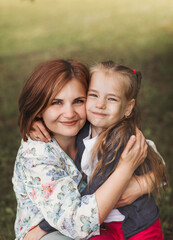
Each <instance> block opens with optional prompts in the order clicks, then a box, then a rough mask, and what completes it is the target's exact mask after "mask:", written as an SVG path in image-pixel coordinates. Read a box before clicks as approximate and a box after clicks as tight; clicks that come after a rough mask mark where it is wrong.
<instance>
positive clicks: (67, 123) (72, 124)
mask: <svg viewBox="0 0 173 240" xmlns="http://www.w3.org/2000/svg"><path fill="white" fill-rule="evenodd" d="M77 122H78V120H75V121H70V122H65V121H64V122H61V124H62V125H64V126H74V125H76V123H77Z"/></svg>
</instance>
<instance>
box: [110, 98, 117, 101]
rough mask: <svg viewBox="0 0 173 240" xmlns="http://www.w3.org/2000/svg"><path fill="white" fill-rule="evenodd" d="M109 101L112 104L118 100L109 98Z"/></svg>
mask: <svg viewBox="0 0 173 240" xmlns="http://www.w3.org/2000/svg"><path fill="white" fill-rule="evenodd" d="M108 100H109V101H111V102H116V101H117V99H116V98H108Z"/></svg>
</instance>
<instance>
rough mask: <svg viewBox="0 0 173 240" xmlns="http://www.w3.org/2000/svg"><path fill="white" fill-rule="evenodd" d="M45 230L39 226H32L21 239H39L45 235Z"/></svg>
mask: <svg viewBox="0 0 173 240" xmlns="http://www.w3.org/2000/svg"><path fill="white" fill-rule="evenodd" d="M46 234H47V232H45V231H43V230H42V229H41V228H40V227H39V226H37V227H35V228H33V229H32V230H30V231H29V232H27V234H26V235H25V237H24V238H23V240H39V239H41V238H42V237H43V236H45V235H46Z"/></svg>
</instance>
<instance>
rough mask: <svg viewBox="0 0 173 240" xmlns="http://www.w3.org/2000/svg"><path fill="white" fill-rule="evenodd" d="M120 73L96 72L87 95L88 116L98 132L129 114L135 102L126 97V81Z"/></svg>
mask: <svg viewBox="0 0 173 240" xmlns="http://www.w3.org/2000/svg"><path fill="white" fill-rule="evenodd" d="M120 78H121V77H120V75H118V74H117V75H115V74H105V73H104V72H101V71H98V72H95V73H94V74H93V75H92V77H91V81H90V86H89V91H88V96H87V104H86V109H87V118H88V120H89V121H90V123H91V124H92V125H93V128H94V130H95V131H96V132H97V134H98V133H100V131H102V129H105V128H108V127H109V126H111V125H112V124H116V123H117V122H118V121H119V120H120V119H122V118H123V117H124V116H128V115H129V114H130V113H131V110H132V108H133V104H134V103H133V102H132V103H131V101H127V100H126V97H125V87H126V85H125V82H124V80H123V79H120Z"/></svg>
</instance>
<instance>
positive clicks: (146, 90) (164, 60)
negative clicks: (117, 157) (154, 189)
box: [0, 0, 173, 240]
mask: <svg viewBox="0 0 173 240" xmlns="http://www.w3.org/2000/svg"><path fill="white" fill-rule="evenodd" d="M54 58H75V59H78V60H80V61H82V62H83V63H86V64H87V65H88V66H91V65H93V64H95V63H96V62H99V61H102V60H109V59H112V60H114V61H116V62H118V63H121V64H124V65H127V66H130V67H132V68H135V69H137V70H140V71H141V72H142V73H143V80H142V89H141V92H140V106H141V112H142V118H143V132H144V134H145V136H146V137H147V138H150V139H152V140H154V142H155V143H156V145H157V147H158V149H159V151H160V153H161V154H162V156H163V157H164V159H165V162H166V166H167V169H168V172H169V178H170V186H169V187H168V188H167V190H166V193H164V194H163V196H162V198H161V200H160V201H159V202H158V204H159V206H160V209H161V221H162V226H163V230H164V236H165V239H166V240H172V239H173V232H172V231H173V230H172V229H173V204H172V201H171V200H172V197H173V193H172V183H173V176H172V173H173V164H171V161H172V156H173V147H172V142H173V138H172V130H173V127H172V125H173V124H172V123H173V108H172V107H173V100H172V89H173V80H172V78H173V66H172V65H173V1H172V0H157V1H155V0H145V1H139V0H131V1H129V0H94V1H93V0H82V1H79V0H35V1H29V0H23V1H22V0H0V72H1V74H0V103H1V107H0V134H1V137H0V159H1V160H0V170H1V187H0V229H1V231H0V239H1V240H11V239H14V230H13V224H14V219H15V213H16V200H15V196H14V193H13V189H12V184H11V177H12V172H13V165H14V161H15V156H16V152H17V149H18V147H19V144H20V134H19V129H18V126H17V118H18V106H17V105H18V97H19V94H20V91H21V89H22V86H23V85H24V82H25V81H26V80H27V77H28V76H29V75H30V73H31V71H32V70H33V68H34V67H35V66H36V65H38V64H39V63H41V62H44V61H46V60H49V59H54Z"/></svg>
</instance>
